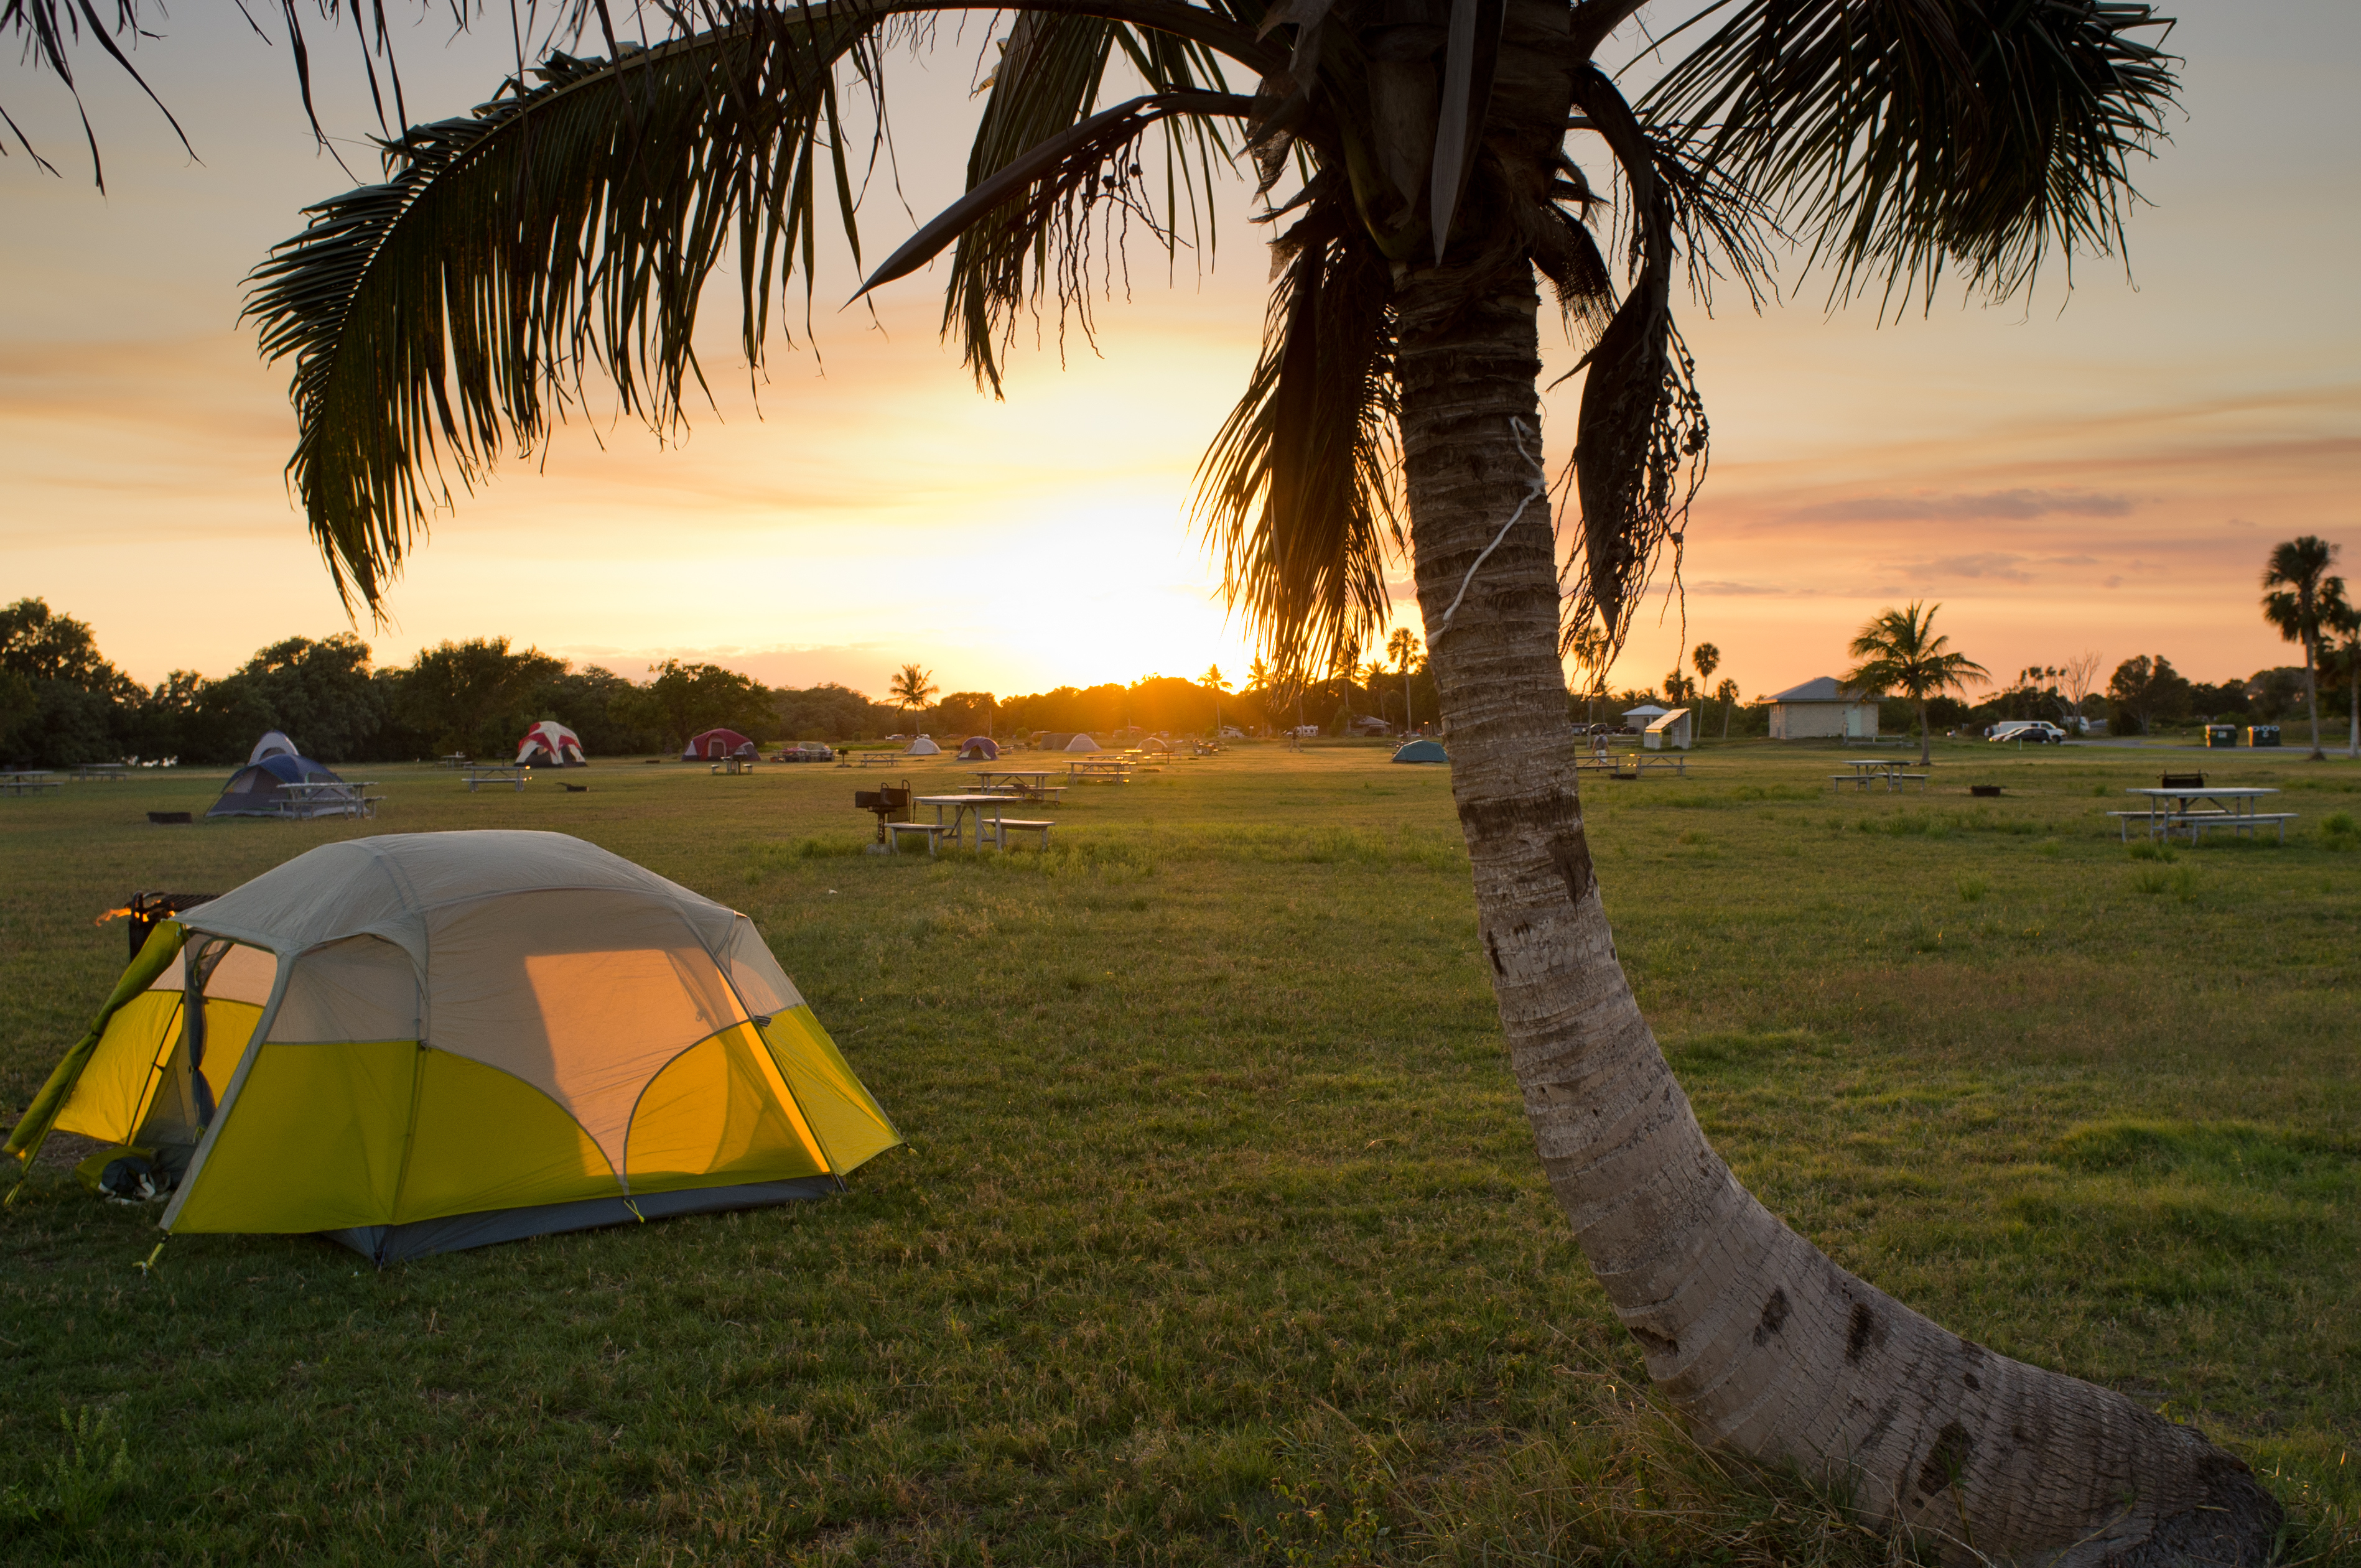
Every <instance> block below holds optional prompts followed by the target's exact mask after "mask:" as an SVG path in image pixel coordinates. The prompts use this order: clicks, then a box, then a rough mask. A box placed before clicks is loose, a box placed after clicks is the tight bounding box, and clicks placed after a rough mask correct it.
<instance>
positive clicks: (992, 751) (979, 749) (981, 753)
mask: <svg viewBox="0 0 2361 1568" xmlns="http://www.w3.org/2000/svg"><path fill="white" fill-rule="evenodd" d="M959 760H960V761H961V762H998V761H1000V742H999V741H997V740H994V739H993V738H992V737H991V736H989V735H971V736H969V737H968V738H967V739H966V740H962V741H961V742H960V750H959Z"/></svg>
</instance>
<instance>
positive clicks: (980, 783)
mask: <svg viewBox="0 0 2361 1568" xmlns="http://www.w3.org/2000/svg"><path fill="white" fill-rule="evenodd" d="M1051 776H1052V775H1051V773H1049V770H1048V769H1047V768H978V769H977V770H976V772H975V787H976V788H977V789H978V790H980V791H982V792H983V793H984V794H986V795H990V794H992V793H994V791H998V792H1000V793H1002V794H1005V795H1016V796H1019V797H1021V798H1023V799H1026V800H1048V801H1054V800H1056V799H1057V798H1058V797H1059V796H1060V795H1063V794H1065V786H1064V785H1062V784H1048V783H1046V782H1044V781H1046V780H1048V779H1049V778H1050V777H1051ZM995 779H997V780H1000V781H1002V782H1001V783H998V784H995V783H994V782H993V781H994V780H995Z"/></svg>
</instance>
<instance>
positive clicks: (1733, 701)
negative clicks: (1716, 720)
mask: <svg viewBox="0 0 2361 1568" xmlns="http://www.w3.org/2000/svg"><path fill="white" fill-rule="evenodd" d="M1713 698H1714V700H1715V701H1716V702H1718V703H1719V704H1721V738H1722V739H1723V740H1729V739H1730V712H1731V710H1732V709H1734V708H1736V707H1738V683H1737V682H1736V681H1733V680H1731V679H1730V677H1729V676H1728V675H1724V676H1722V677H1721V685H1718V686H1716V687H1714V688H1713Z"/></svg>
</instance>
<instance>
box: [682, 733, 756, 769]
mask: <svg viewBox="0 0 2361 1568" xmlns="http://www.w3.org/2000/svg"><path fill="white" fill-rule="evenodd" d="M755 754H756V751H755V746H754V742H752V740H747V739H746V737H744V736H743V735H741V734H739V733H738V731H736V730H735V729H708V730H706V731H705V732H704V733H703V734H701V735H692V736H690V737H689V738H688V744H687V745H686V746H684V747H683V748H681V753H680V760H681V761H682V762H719V761H721V759H723V758H724V757H752V756H753V755H755Z"/></svg>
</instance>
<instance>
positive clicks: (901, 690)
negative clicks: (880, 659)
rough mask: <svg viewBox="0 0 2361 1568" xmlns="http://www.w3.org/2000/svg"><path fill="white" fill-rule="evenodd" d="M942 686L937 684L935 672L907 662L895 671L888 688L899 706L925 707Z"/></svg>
mask: <svg viewBox="0 0 2361 1568" xmlns="http://www.w3.org/2000/svg"><path fill="white" fill-rule="evenodd" d="M941 689H942V688H941V687H940V686H939V685H935V673H934V672H933V671H932V670H922V669H920V668H919V667H918V666H917V665H916V664H905V665H903V666H902V667H901V668H900V669H898V670H896V671H895V672H894V680H893V684H892V685H890V686H889V687H888V688H887V690H888V691H889V692H890V693H891V694H892V696H893V698H894V701H895V705H896V706H897V707H904V708H912V707H926V706H927V703H928V699H930V698H931V697H933V696H934V695H935V694H936V693H937V692H939V691H940V690H941Z"/></svg>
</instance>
